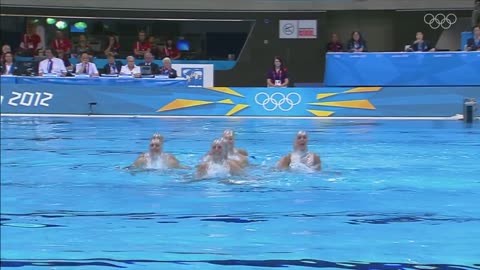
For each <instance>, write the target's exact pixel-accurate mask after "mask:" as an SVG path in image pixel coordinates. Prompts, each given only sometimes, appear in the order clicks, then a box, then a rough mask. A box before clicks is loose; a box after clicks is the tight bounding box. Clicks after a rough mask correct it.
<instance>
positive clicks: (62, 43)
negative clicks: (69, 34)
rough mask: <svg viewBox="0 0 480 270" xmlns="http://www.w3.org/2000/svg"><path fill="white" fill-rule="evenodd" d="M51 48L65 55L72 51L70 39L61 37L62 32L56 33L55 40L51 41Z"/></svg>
mask: <svg viewBox="0 0 480 270" xmlns="http://www.w3.org/2000/svg"><path fill="white" fill-rule="evenodd" d="M51 47H52V48H53V49H54V50H62V51H64V52H65V53H66V54H70V50H71V49H72V42H71V41H70V39H68V38H66V37H64V36H63V32H62V31H57V32H56V38H55V39H54V40H53V41H52V45H51Z"/></svg>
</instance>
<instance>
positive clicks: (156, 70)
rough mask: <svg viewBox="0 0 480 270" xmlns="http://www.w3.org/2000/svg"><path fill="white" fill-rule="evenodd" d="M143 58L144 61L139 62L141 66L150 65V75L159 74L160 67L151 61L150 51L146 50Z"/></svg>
mask: <svg viewBox="0 0 480 270" xmlns="http://www.w3.org/2000/svg"><path fill="white" fill-rule="evenodd" d="M143 59H145V62H143V63H141V64H139V66H141V67H148V66H149V67H150V69H151V71H152V74H151V75H157V74H160V67H159V66H158V65H157V64H155V63H154V62H153V55H152V53H150V52H146V53H145V55H144V57H143Z"/></svg>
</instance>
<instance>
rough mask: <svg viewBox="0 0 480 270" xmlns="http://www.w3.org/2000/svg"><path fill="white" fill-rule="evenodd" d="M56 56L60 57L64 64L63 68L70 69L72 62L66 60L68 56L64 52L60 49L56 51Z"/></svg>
mask: <svg viewBox="0 0 480 270" xmlns="http://www.w3.org/2000/svg"><path fill="white" fill-rule="evenodd" d="M57 55H58V58H60V59H62V61H63V64H64V65H65V68H66V69H67V70H72V64H71V63H70V60H68V57H67V56H66V55H65V52H64V51H62V50H58V51H57Z"/></svg>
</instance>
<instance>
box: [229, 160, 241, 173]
mask: <svg viewBox="0 0 480 270" xmlns="http://www.w3.org/2000/svg"><path fill="white" fill-rule="evenodd" d="M228 165H229V166H230V174H231V175H240V174H243V168H242V166H240V164H238V162H235V161H233V160H229V161H228Z"/></svg>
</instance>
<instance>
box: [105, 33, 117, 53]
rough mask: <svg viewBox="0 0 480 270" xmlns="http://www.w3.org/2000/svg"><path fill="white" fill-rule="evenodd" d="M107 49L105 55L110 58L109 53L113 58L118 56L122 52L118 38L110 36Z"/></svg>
mask: <svg viewBox="0 0 480 270" xmlns="http://www.w3.org/2000/svg"><path fill="white" fill-rule="evenodd" d="M106 45H107V47H106V49H105V50H104V53H105V55H107V56H108V54H109V53H112V54H113V56H115V57H116V56H118V54H119V52H120V44H119V43H118V40H117V37H116V36H114V35H109V36H108V40H107V44H106Z"/></svg>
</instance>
